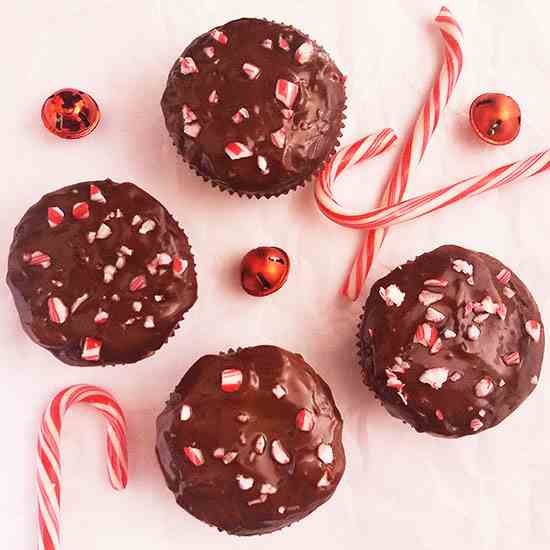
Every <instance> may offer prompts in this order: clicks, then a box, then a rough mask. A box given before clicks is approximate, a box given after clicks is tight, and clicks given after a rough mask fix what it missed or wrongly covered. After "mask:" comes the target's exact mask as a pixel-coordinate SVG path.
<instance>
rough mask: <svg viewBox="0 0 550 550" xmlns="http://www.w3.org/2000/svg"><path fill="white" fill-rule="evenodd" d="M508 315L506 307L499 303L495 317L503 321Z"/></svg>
mask: <svg viewBox="0 0 550 550" xmlns="http://www.w3.org/2000/svg"><path fill="white" fill-rule="evenodd" d="M507 314H508V308H507V307H506V304H504V303H501V304H498V307H497V315H498V316H499V317H500V318H501V319H502V320H503V321H505V320H506V315H507Z"/></svg>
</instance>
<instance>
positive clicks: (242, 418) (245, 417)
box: [237, 413, 250, 424]
mask: <svg viewBox="0 0 550 550" xmlns="http://www.w3.org/2000/svg"><path fill="white" fill-rule="evenodd" d="M249 420H250V415H248V414H247V413H241V414H239V415H238V416H237V421H238V422H240V423H241V424H246V423H247V422H248V421H249Z"/></svg>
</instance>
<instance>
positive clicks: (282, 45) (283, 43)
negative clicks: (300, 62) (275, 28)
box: [277, 34, 290, 52]
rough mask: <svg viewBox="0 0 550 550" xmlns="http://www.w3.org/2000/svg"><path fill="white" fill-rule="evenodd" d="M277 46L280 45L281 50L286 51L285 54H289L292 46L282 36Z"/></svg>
mask: <svg viewBox="0 0 550 550" xmlns="http://www.w3.org/2000/svg"><path fill="white" fill-rule="evenodd" d="M277 44H278V45H279V48H281V50H285V52H288V51H289V50H290V44H289V43H288V40H287V39H286V38H285V37H284V36H283V35H282V34H280V35H279V39H278V41H277Z"/></svg>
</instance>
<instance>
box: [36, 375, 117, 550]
mask: <svg viewBox="0 0 550 550" xmlns="http://www.w3.org/2000/svg"><path fill="white" fill-rule="evenodd" d="M77 403H86V404H88V405H91V406H92V407H94V408H95V409H97V411H99V412H100V413H101V414H102V415H103V416H104V417H105V419H106V420H107V458H108V460H107V467H108V473H109V479H110V481H111V485H112V486H113V488H114V489H116V490H121V489H124V488H125V487H126V485H127V483H128V449H127V443H126V419H125V418H124V413H123V412H122V409H121V408H120V406H119V405H118V403H117V402H116V401H115V399H114V397H113V396H112V395H111V394H110V393H109V392H107V391H105V390H102V389H101V388H98V387H96V386H89V385H83V384H81V385H76V386H71V387H69V388H66V389H65V390H63V391H61V392H60V393H58V394H57V395H56V396H55V397H54V398H53V399H52V400H51V402H50V404H49V405H48V408H47V409H46V411H45V412H44V415H43V417H42V423H41V426H40V432H39V434H38V449H37V450H38V467H37V483H38V524H39V529H40V532H39V549H40V550H59V549H60V548H61V546H60V520H59V512H60V503H61V464H60V457H59V436H60V432H61V426H62V421H63V417H64V416H65V413H66V412H67V410H68V409H69V408H70V407H71V406H72V405H75V404H77Z"/></svg>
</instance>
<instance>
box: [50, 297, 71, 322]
mask: <svg viewBox="0 0 550 550" xmlns="http://www.w3.org/2000/svg"><path fill="white" fill-rule="evenodd" d="M48 313H49V316H50V321H51V322H52V323H56V324H58V325H62V324H63V323H64V322H65V321H66V320H67V317H68V315H69V310H68V309H67V306H66V305H65V304H64V303H63V301H62V300H61V298H58V297H57V296H51V297H50V298H48Z"/></svg>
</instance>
